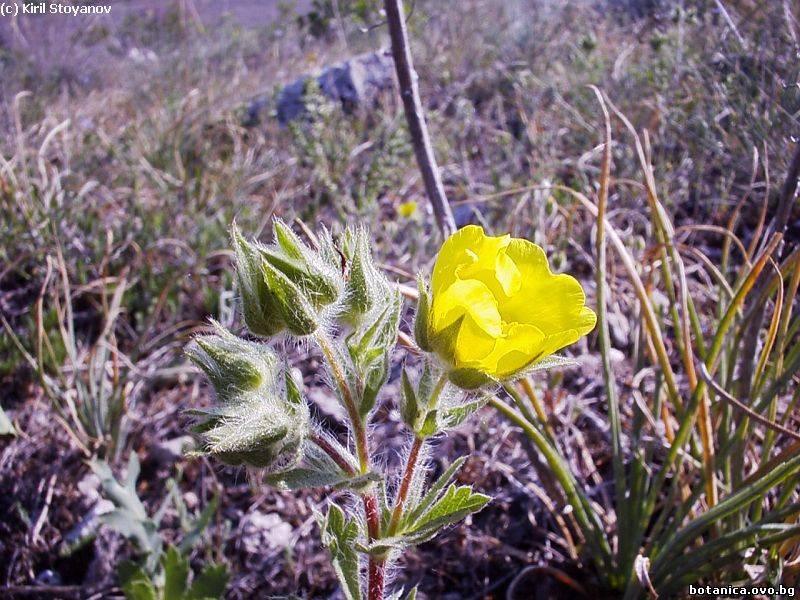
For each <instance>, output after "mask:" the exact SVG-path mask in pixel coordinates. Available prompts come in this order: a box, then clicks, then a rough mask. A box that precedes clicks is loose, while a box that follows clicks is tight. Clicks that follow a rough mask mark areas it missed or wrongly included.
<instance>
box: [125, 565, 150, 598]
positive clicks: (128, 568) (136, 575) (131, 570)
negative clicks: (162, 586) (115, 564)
mask: <svg viewBox="0 0 800 600" xmlns="http://www.w3.org/2000/svg"><path fill="white" fill-rule="evenodd" d="M119 580H120V587H121V588H122V593H123V594H124V595H125V598H126V600H158V591H157V590H156V587H155V585H153V582H152V581H151V580H150V577H149V576H148V575H147V573H145V572H144V569H142V568H140V567H136V566H134V565H133V564H132V563H123V564H122V565H120V569H119Z"/></svg>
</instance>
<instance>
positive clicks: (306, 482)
mask: <svg viewBox="0 0 800 600" xmlns="http://www.w3.org/2000/svg"><path fill="white" fill-rule="evenodd" d="M380 479H381V476H380V475H379V474H378V473H374V472H371V471H370V472H368V473H364V474H363V475H357V476H355V477H353V476H350V475H348V474H346V473H344V472H343V471H341V470H338V471H323V470H318V469H315V468H312V467H298V468H296V469H290V470H288V471H283V472H282V473H275V474H274V475H268V476H267V477H266V481H267V483H269V484H270V485H274V486H276V487H278V488H281V489H285V490H290V491H295V490H302V489H309V488H319V487H331V488H333V489H342V488H348V489H352V490H356V491H358V490H362V489H364V488H366V487H369V486H371V485H372V484H373V483H375V482H376V481H380Z"/></svg>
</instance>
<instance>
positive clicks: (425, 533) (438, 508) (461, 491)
mask: <svg viewBox="0 0 800 600" xmlns="http://www.w3.org/2000/svg"><path fill="white" fill-rule="evenodd" d="M489 500H491V498H490V497H489V496H487V495H485V494H478V493H475V492H473V491H472V487H470V486H467V485H463V486H456V485H451V486H450V487H449V488H447V491H446V492H445V493H444V494H443V495H442V497H441V498H439V499H438V500H437V501H436V502H435V503H434V504H433V506H432V507H431V508H430V510H428V511H427V512H426V513H424V514H423V515H422V516H420V517H419V518H418V520H417V521H416V522H415V523H413V524H412V526H411V527H410V528H409V529H408V530H406V531H405V533H404V537H405V538H406V539H407V540H408V542H409V543H412V544H420V543H422V542H426V541H428V540H430V539H432V538H433V537H435V536H436V534H437V533H439V531H441V530H442V529H443V528H445V527H448V526H450V525H455V524H456V523H458V522H459V521H461V520H462V519H463V518H464V517H466V516H468V515H471V514H473V513H476V512H478V511H479V510H481V509H482V508H483V507H484V506H486V504H487V503H488V502H489Z"/></svg>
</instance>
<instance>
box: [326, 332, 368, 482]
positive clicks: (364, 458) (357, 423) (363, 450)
mask: <svg viewBox="0 0 800 600" xmlns="http://www.w3.org/2000/svg"><path fill="white" fill-rule="evenodd" d="M315 338H316V340H317V344H319V347H320V349H321V350H322V353H323V354H324V355H325V360H326V361H327V362H328V365H329V366H330V368H331V374H332V375H333V378H334V379H335V380H336V385H337V387H338V388H339V393H340V394H341V395H342V401H343V402H344V406H345V409H346V410H347V416H348V417H349V418H350V423H351V425H352V426H353V437H354V438H355V443H356V453H357V455H358V464H359V467H360V469H361V473H362V474H363V473H366V472H367V471H368V470H369V447H368V444H367V431H366V429H365V428H364V421H363V420H362V419H361V415H359V414H358V408H356V402H355V399H354V398H353V392H352V390H351V389H350V386H349V385H348V383H347V378H346V377H345V374H344V371H343V370H342V365H340V364H339V360H338V358H337V357H336V353H335V352H334V350H333V346H332V345H331V342H330V340H329V339H328V337H327V336H326V335H325V334H324V333H323V332H322V331H321V330H317V333H316V334H315Z"/></svg>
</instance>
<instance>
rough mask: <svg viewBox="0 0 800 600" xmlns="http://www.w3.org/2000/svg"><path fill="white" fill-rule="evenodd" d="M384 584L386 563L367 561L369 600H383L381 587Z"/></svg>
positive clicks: (375, 560)
mask: <svg viewBox="0 0 800 600" xmlns="http://www.w3.org/2000/svg"><path fill="white" fill-rule="evenodd" d="M385 583H386V561H385V560H384V559H380V560H378V559H375V558H370V560H369V596H368V598H369V600H383V587H384V585H385Z"/></svg>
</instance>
